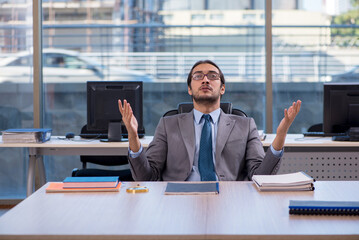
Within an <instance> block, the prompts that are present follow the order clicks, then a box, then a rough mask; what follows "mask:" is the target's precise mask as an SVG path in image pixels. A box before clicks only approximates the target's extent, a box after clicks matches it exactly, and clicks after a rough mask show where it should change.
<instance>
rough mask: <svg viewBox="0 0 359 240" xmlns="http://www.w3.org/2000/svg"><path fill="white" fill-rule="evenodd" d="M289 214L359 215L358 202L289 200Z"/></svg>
mask: <svg viewBox="0 0 359 240" xmlns="http://www.w3.org/2000/svg"><path fill="white" fill-rule="evenodd" d="M289 214H299V215H357V216H358V215H359V201H352V202H350V201H303V200H290V201H289Z"/></svg>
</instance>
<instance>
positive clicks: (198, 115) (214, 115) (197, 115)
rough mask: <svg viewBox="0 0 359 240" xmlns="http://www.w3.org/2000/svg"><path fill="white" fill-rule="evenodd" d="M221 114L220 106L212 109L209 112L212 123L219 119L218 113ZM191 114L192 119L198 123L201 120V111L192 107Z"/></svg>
mask: <svg viewBox="0 0 359 240" xmlns="http://www.w3.org/2000/svg"><path fill="white" fill-rule="evenodd" d="M220 114H221V108H217V109H216V110H214V111H213V112H210V113H209V115H211V118H212V121H213V123H214V124H216V122H217V121H218V119H219V115H220ZM193 115H194V121H195V122H196V123H197V124H199V122H200V121H201V119H202V115H203V113H202V112H200V111H198V110H196V109H193Z"/></svg>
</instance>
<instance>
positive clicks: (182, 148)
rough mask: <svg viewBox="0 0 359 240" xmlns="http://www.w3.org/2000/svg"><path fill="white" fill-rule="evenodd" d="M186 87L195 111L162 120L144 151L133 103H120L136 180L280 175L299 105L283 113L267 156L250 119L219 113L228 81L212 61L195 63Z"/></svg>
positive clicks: (249, 177) (184, 179)
mask: <svg viewBox="0 0 359 240" xmlns="http://www.w3.org/2000/svg"><path fill="white" fill-rule="evenodd" d="M187 85H188V93H189V95H191V96H192V99H193V106H194V109H193V110H192V111H191V112H190V113H183V114H178V115H175V116H168V117H163V118H161V119H160V122H159V124H158V126H157V129H156V132H155V135H154V138H153V141H152V142H151V143H150V145H149V147H148V149H147V150H146V151H145V150H143V148H142V146H141V143H140V141H139V138H138V135H137V127H138V124H137V120H136V118H135V117H134V115H133V112H132V109H131V106H130V104H129V103H128V102H127V101H126V100H124V102H123V104H122V103H121V101H120V100H119V110H120V112H121V114H122V120H123V122H124V124H125V126H126V128H127V131H128V140H129V162H130V166H131V172H132V176H133V178H134V179H135V180H136V181H216V180H220V181H241V180H251V178H252V176H253V175H254V174H275V173H276V172H277V171H278V168H279V161H280V158H281V156H282V154H283V150H282V149H283V146H284V141H285V137H286V134H287V131H288V129H289V127H290V125H291V124H292V122H293V121H294V118H295V117H296V115H297V114H298V112H299V110H300V106H301V101H299V100H298V101H297V102H293V104H292V106H290V107H289V109H288V110H287V109H285V110H284V118H283V119H282V121H281V122H280V124H279V126H278V129H277V134H276V137H275V139H274V141H273V143H272V145H271V146H270V147H269V148H268V150H267V152H266V153H265V152H264V150H263V146H262V143H261V141H260V139H259V136H258V131H257V127H256V124H255V123H254V120H253V119H252V118H247V117H241V116H236V115H231V114H225V113H224V112H223V111H222V110H221V108H220V99H221V96H222V95H223V94H224V92H225V79H224V76H223V73H222V71H221V70H220V69H219V67H218V66H217V65H216V64H215V63H213V62H212V61H209V60H205V61H199V62H197V63H195V64H194V66H193V67H192V69H191V71H190V73H189V74H188V78H187ZM204 132H205V133H204ZM201 135H202V136H201ZM204 136H206V137H207V140H206V139H204ZM202 138H203V139H202Z"/></svg>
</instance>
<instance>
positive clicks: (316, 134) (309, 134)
mask: <svg viewBox="0 0 359 240" xmlns="http://www.w3.org/2000/svg"><path fill="white" fill-rule="evenodd" d="M303 135H304V137H333V136H343V135H345V133H324V132H304V133H303Z"/></svg>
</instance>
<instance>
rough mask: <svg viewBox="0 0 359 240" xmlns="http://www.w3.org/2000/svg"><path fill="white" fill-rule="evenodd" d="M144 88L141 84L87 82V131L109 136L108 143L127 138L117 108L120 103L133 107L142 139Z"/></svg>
mask: <svg viewBox="0 0 359 240" xmlns="http://www.w3.org/2000/svg"><path fill="white" fill-rule="evenodd" d="M142 95H143V87H142V82H141V81H131V82H130V81H121V82H115V81H101V82H91V81H89V82H87V130H89V131H91V132H98V133H104V132H108V140H109V141H121V137H124V138H127V130H126V127H125V126H124V124H123V123H121V121H122V115H121V113H120V111H119V108H118V100H119V99H121V101H122V102H123V100H124V99H126V100H127V102H129V103H130V104H131V108H132V111H133V114H134V115H135V117H136V119H137V122H138V133H139V135H140V136H143V135H144V133H145V130H144V126H143V96H142Z"/></svg>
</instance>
